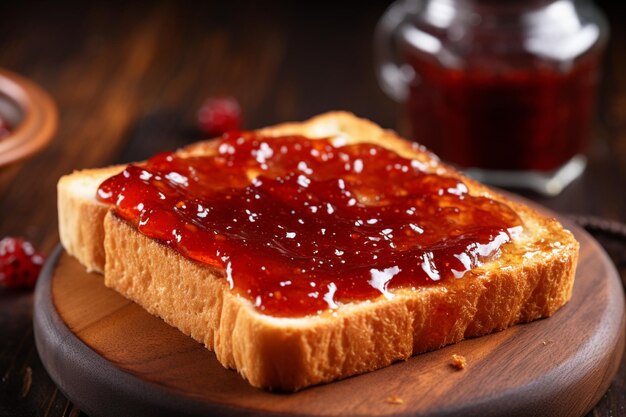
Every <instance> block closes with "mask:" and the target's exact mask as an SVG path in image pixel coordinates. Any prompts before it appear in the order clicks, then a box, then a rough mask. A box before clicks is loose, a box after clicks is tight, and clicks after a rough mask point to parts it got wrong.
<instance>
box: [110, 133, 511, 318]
mask: <svg viewBox="0 0 626 417" xmlns="http://www.w3.org/2000/svg"><path fill="white" fill-rule="evenodd" d="M214 145H215V148H214V150H215V152H214V154H212V155H208V156H187V157H181V156H179V155H177V154H174V153H162V154H159V155H156V156H155V157H153V158H152V159H150V160H148V161H147V162H144V163H140V164H131V165H129V166H128V167H127V168H126V169H125V170H124V171H123V172H122V173H120V174H119V175H116V176H113V177H111V178H109V179H108V180H106V181H105V182H104V183H102V185H101V186H100V188H99V189H98V199H99V200H100V201H103V202H106V203H110V204H113V205H114V212H115V213H116V214H117V215H118V216H119V217H121V218H122V219H124V220H126V221H128V222H129V223H130V224H131V225H133V226H134V227H136V228H137V229H138V230H139V232H141V233H143V234H144V235H146V236H149V237H151V238H153V239H156V240H157V241H159V242H161V243H163V244H165V245H167V246H169V247H171V248H172V249H174V250H176V251H178V252H179V253H180V254H181V255H183V256H185V257H187V258H189V259H191V260H194V261H196V262H199V263H202V264H206V265H209V266H212V267H217V268H219V269H221V270H223V271H225V272H224V275H225V277H224V279H226V280H227V281H228V284H229V285H230V288H231V289H232V290H234V291H236V292H237V293H238V294H239V295H240V296H242V297H246V298H247V299H249V300H250V301H251V302H252V303H253V304H254V306H255V307H256V308H257V310H258V311H260V312H262V313H264V314H268V315H272V316H278V317H301V316H306V315H312V314H319V313H322V312H324V311H328V310H332V309H335V308H337V307H338V306H340V305H341V304H345V303H350V302H353V301H363V300H373V299H376V298H378V297H388V298H391V297H393V296H394V294H393V293H394V290H395V289H401V288H402V289H408V290H411V289H418V288H419V287H423V286H430V285H438V284H439V283H442V282H446V281H447V280H453V279H459V278H462V277H464V276H465V277H466V279H470V278H469V277H468V275H471V272H470V271H471V270H472V269H473V268H474V267H476V266H479V265H480V264H481V263H482V262H484V261H486V260H488V259H492V258H494V257H496V256H498V254H499V252H500V249H501V247H502V246H503V245H505V244H507V242H509V241H510V240H511V235H512V233H513V231H514V230H521V220H520V218H519V217H518V216H517V214H516V213H515V212H514V211H513V210H512V209H511V208H510V207H508V206H507V205H505V204H503V203H500V202H497V201H494V200H492V199H489V198H486V197H481V196H472V195H470V194H469V193H468V190H467V186H466V185H465V184H464V183H463V182H462V181H460V180H458V179H455V178H451V177H445V176H439V175H436V174H432V173H428V172H426V169H428V168H429V167H427V166H425V164H424V163H423V162H420V161H418V160H411V159H406V158H403V157H401V156H399V155H398V154H397V153H395V152H393V151H390V150H388V149H386V148H384V147H381V146H378V145H374V144H365V143H362V144H353V145H344V146H335V144H334V142H333V140H331V139H315V140H312V139H308V138H305V137H301V136H283V137H272V138H269V137H262V136H257V135H256V134H255V133H230V134H226V135H224V136H223V137H222V138H221V139H220V140H218V141H216V142H214ZM172 279H176V278H175V277H172Z"/></svg>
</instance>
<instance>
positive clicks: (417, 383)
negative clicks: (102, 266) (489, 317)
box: [34, 222, 624, 417]
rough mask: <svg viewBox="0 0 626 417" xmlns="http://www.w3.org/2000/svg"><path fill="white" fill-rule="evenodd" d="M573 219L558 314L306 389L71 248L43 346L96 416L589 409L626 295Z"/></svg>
mask: <svg viewBox="0 0 626 417" xmlns="http://www.w3.org/2000/svg"><path fill="white" fill-rule="evenodd" d="M564 223H566V222H564ZM566 226H567V227H569V228H570V230H572V231H573V232H574V234H575V235H576V237H577V238H578V240H579V241H580V243H581V250H580V263H579V265H578V274H577V277H576V283H575V285H574V294H573V297H572V300H571V301H570V302H569V303H568V304H567V305H566V306H565V307H563V308H562V309H561V310H560V311H559V312H557V313H556V314H555V315H554V316H553V317H552V318H549V319H545V320H539V321H536V322H534V323H530V324H525V325H518V326H515V327H513V328H510V329H508V330H505V331H503V332H499V333H496V334H492V335H489V336H485V337H481V338H477V339H471V340H466V341H463V342H461V343H458V344H456V345H452V346H448V347H446V348H444V349H440V350H437V351H434V352H430V353H426V354H422V355H418V356H415V357H413V358H411V359H409V360H408V361H405V362H400V363H397V364H394V365H392V366H389V367H387V368H384V369H381V370H378V371H375V372H371V373H368V374H364V375H360V376H356V377H352V378H348V379H345V380H342V381H338V382H334V383H330V384H326V385H321V386H316V387H312V388H309V389H305V390H303V391H301V392H298V393H295V394H284V393H283V394H281V393H271V392H266V391H263V390H260V389H256V388H252V387H251V386H249V385H248V384H247V383H246V382H245V381H244V380H243V379H242V378H240V377H239V375H238V374H237V373H236V372H234V371H231V370H226V369H224V368H223V367H222V366H221V365H220V364H219V363H218V362H217V360H216V358H215V356H214V355H213V353H212V352H210V351H208V350H206V349H205V348H204V347H203V346H201V345H200V344H199V343H196V342H195V341H193V340H192V339H191V338H189V337H187V336H185V335H183V334H182V333H180V332H179V331H178V330H177V329H175V328H173V327H170V326H168V325H167V324H165V323H164V322H163V321H161V320H160V319H158V318H156V317H153V316H151V315H149V314H148V313H146V312H145V311H144V310H143V309H142V308H140V307H139V306H138V305H136V304H134V303H132V302H130V301H128V300H126V299H125V298H123V297H122V296H120V295H118V294H117V293H115V292H113V291H112V290H109V289H107V288H106V287H105V286H104V285H103V280H102V276H100V275H97V274H89V273H86V272H85V270H84V268H83V267H82V266H81V265H80V264H79V263H78V262H77V261H75V260H74V259H73V258H71V257H70V256H69V255H67V254H66V253H65V252H63V251H62V249H61V248H60V247H59V248H57V250H56V251H55V253H54V254H53V256H51V259H50V260H49V261H48V263H47V266H46V268H45V272H44V274H43V275H42V276H41V278H40V282H39V284H38V287H37V290H36V301H35V303H36V304H35V314H34V325H35V337H36V343H37V349H38V350H39V353H40V356H41V359H42V361H43V363H44V365H45V366H46V368H47V370H48V372H49V373H50V375H51V376H52V378H53V379H54V381H55V382H56V383H57V385H58V386H59V388H60V389H61V390H62V391H63V392H64V393H65V394H66V395H67V396H68V397H69V398H70V399H71V400H72V401H74V402H75V403H76V404H77V405H78V406H79V407H80V408H81V409H83V410H84V411H86V412H87V413H88V414H89V415H90V416H92V417H98V416H103V417H104V416H125V415H127V416H160V415H163V416H171V415H184V416H199V415H211V416H217V415H232V416H236V415H237V416H250V415H262V416H269V415H272V416H277V415H280V416H285V415H298V416H339V415H342V416H343V415H362V416H379V415H399V416H409V415H410V416H413V415H421V416H452V415H464V416H495V415H508V416H518V415H519V416H531V415H535V416H580V415H583V414H585V413H586V412H587V411H588V410H590V409H591V408H592V407H593V405H594V404H596V402H597V401H598V400H599V399H600V397H601V396H602V394H603V393H604V392H605V391H606V389H607V388H608V386H609V384H610V382H611V380H612V378H613V376H614V375H615V372H616V370H617V367H618V364H619V363H620V359H621V355H622V353H623V351H624V294H623V290H622V286H621V283H620V281H619V278H618V276H617V273H616V271H615V269H614V267H613V265H612V263H611V261H610V260H609V258H608V257H607V255H606V254H605V253H604V251H603V250H602V248H601V247H600V246H599V245H598V244H597V243H596V242H595V241H594V240H593V239H592V238H591V237H590V236H589V235H588V234H587V233H585V232H584V231H583V230H581V229H579V228H578V227H575V226H574V225H571V224H567V223H566ZM250 343H254V341H252V340H251V341H250ZM452 354H460V355H463V356H465V358H466V359H467V368H466V369H465V370H455V369H454V368H453V367H452V366H451V365H450V359H451V355H452Z"/></svg>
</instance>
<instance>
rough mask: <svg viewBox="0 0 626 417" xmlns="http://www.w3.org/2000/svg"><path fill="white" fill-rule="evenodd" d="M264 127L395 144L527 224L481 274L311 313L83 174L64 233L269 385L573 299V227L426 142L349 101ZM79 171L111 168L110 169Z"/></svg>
mask: <svg viewBox="0 0 626 417" xmlns="http://www.w3.org/2000/svg"><path fill="white" fill-rule="evenodd" d="M260 133H261V134H263V135H268V136H273V135H277V136H278V135H285V134H302V135H305V136H309V137H313V138H315V137H335V138H338V139H337V140H341V141H346V142H373V143H377V144H380V145H382V146H385V147H389V148H392V149H394V150H395V151H397V152H398V153H400V154H403V155H405V156H409V157H412V158H417V159H419V160H420V161H422V162H423V163H424V164H425V166H427V167H428V169H429V170H432V171H433V172H437V173H440V174H445V175H450V176H455V177H459V178H462V179H463V181H464V182H465V183H466V184H467V185H468V188H469V189H470V193H471V194H474V195H486V196H489V197H490V198H493V199H496V200H499V201H503V202H505V203H506V204H508V205H509V206H511V207H512V208H513V209H514V210H515V211H516V212H517V213H518V214H519V215H520V217H521V218H522V220H523V222H524V230H525V232H524V233H523V234H522V235H521V236H519V237H517V238H516V239H515V242H514V243H513V244H507V245H505V246H504V247H503V248H502V250H501V253H500V256H498V257H497V259H495V260H493V261H490V262H488V263H486V264H485V265H483V266H482V267H480V268H476V269H474V270H473V271H471V273H470V275H472V276H466V277H465V278H464V279H457V280H446V281H445V282H443V283H441V284H437V285H433V286H428V287H422V288H418V289H417V290H397V291H394V297H393V298H392V299H387V298H384V297H382V296H381V297H380V298H378V299H375V300H371V301H366V302H359V303H354V304H348V305H343V306H341V307H340V308H339V309H337V310H330V311H326V312H324V313H322V314H321V315H319V316H313V317H304V318H276V317H271V316H267V315H264V314H262V313H260V312H258V311H256V310H255V309H254V307H253V306H252V304H251V303H250V302H249V301H248V300H247V299H246V298H245V297H240V296H238V295H237V294H236V292H235V291H231V290H230V289H229V288H228V286H227V283H226V280H225V279H224V272H223V271H220V270H216V269H212V268H209V267H207V266H205V265H200V264H197V263H195V262H193V261H190V260H188V259H186V258H184V257H182V256H180V255H179V254H178V253H177V252H176V251H174V250H172V249H170V248H169V247H166V246H165V245H162V244H160V243H158V242H156V241H154V240H152V239H150V238H148V237H146V236H144V235H142V234H140V233H139V232H137V231H136V229H134V228H132V227H131V226H129V225H128V224H126V223H125V222H124V221H122V220H119V219H118V218H117V217H116V216H115V215H114V214H112V213H109V210H108V207H106V206H104V205H102V204H99V203H94V202H93V201H88V200H85V201H82V200H81V199H80V198H78V197H76V196H73V197H71V196H67V195H62V194H68V193H69V194H71V193H72V192H73V191H72V184H74V182H75V181H77V178H76V177H73V178H65V179H62V180H61V181H60V182H59V216H60V217H59V223H60V224H62V226H61V236H62V237H61V239H62V243H63V244H64V246H65V247H66V249H67V250H68V252H69V253H71V254H73V255H74V256H76V257H77V258H78V259H79V260H80V261H81V262H82V263H83V264H85V266H87V267H88V268H91V269H93V270H102V269H104V272H105V284H106V285H107V286H108V287H111V288H113V289H115V290H116V291H118V292H119V293H121V294H123V295H124V296H126V297H128V298H130V299H132V300H133V301H135V302H137V303H138V304H140V305H141V306H143V307H144V308H145V309H146V310H148V311H149V312H150V313H151V314H154V315H157V316H159V317H161V318H163V320H165V321H166V322H167V323H169V324H171V325H173V326H175V327H177V328H178V329H180V330H181V331H182V332H184V333H185V334H187V335H190V336H191V337H193V338H194V339H195V340H197V341H199V342H201V343H203V344H204V345H205V346H206V347H207V348H209V349H211V350H213V351H214V352H215V354H216V356H217V359H218V360H219V361H220V362H221V363H222V364H223V365H224V366H225V367H228V368H233V369H236V370H237V371H238V372H239V373H240V374H241V375H242V376H243V377H244V378H246V379H247V380H248V381H249V382H250V384H252V385H253V386H256V387H263V388H267V389H279V390H288V391H294V390H298V389H301V388H304V387H307V386H310V385H314V384H319V383H323V382H328V381H332V380H335V379H339V378H344V377H347V376H351V375H355V374H359V373H363V372H367V371H370V370H374V369H378V368H381V367H384V366H387V365H389V364H391V363H393V362H395V361H398V360H402V359H406V358H408V357H410V356H411V355H413V354H416V353H420V352H424V351H428V350H432V349H437V348H439V347H442V346H445V345H447V344H450V343H455V342H458V341H460V340H462V339H464V338H467V337H475V336H480V335H484V334H488V333H491V332H494V331H498V330H502V329H505V328H507V327H509V326H511V325H514V324H516V323H520V322H527V321H531V320H535V319H538V318H541V317H548V316H550V315H552V314H554V312H555V311H557V310H558V309H559V308H560V307H561V306H562V305H563V304H565V303H566V302H567V301H568V300H569V298H570V296H571V291H572V286H573V282H574V276H575V270H576V264H577V259H578V242H576V240H575V239H574V238H573V236H572V234H571V233H569V232H568V231H567V230H565V229H563V227H562V226H561V225H560V224H559V223H558V222H557V221H556V220H555V219H550V218H546V217H544V216H543V215H541V214H539V213H537V212H536V211H534V210H532V209H531V208H529V207H526V206H524V205H522V204H519V203H515V202H512V201H510V200H508V199H506V198H505V197H504V196H502V195H500V194H498V193H495V192H493V191H491V190H490V189H488V188H487V187H484V186H483V185H481V184H479V183H477V182H475V181H472V180H470V179H467V178H465V177H463V176H462V175H461V174H460V173H458V172H457V171H455V170H453V169H452V168H450V167H448V166H446V165H444V164H441V163H440V162H439V161H438V159H437V158H436V157H434V156H433V155H432V154H430V153H429V152H427V151H426V150H425V149H424V148H421V147H418V146H415V145H412V144H410V143H409V142H407V141H404V140H401V139H400V138H398V137H397V136H396V135H395V134H394V133H393V132H390V131H386V130H383V129H381V128H380V127H379V126H377V125H375V124H373V123H371V122H369V121H366V120H363V119H358V118H356V117H355V116H353V115H351V114H348V113H343V112H334V113H327V114H324V115H321V116H318V117H316V118H313V119H311V120H309V121H307V122H304V123H286V124H281V125H278V126H274V127H271V128H266V129H262V130H260ZM211 148H212V144H211V143H210V142H200V143H198V144H195V145H192V146H190V147H187V148H185V149H183V150H181V151H179V152H181V153H184V154H193V153H199V154H203V153H204V154H206V153H208V152H211ZM114 168H115V169H117V170H118V172H119V170H120V169H121V168H120V167H114ZM72 175H78V177H84V176H85V175H88V176H96V177H98V178H101V179H105V178H106V177H108V176H110V175H112V173H110V172H107V173H106V175H104V173H103V172H102V171H100V170H94V171H89V172H84V171H83V172H81V173H78V174H72ZM102 176H103V177H104V178H102ZM70 177H71V176H70ZM96 188H97V186H96ZM94 192H95V190H94ZM98 221H100V223H98V224H97V225H96V224H94V222H98ZM96 226H98V227H96ZM77 229H80V230H77ZM81 245H83V246H81ZM102 253H104V254H105V259H103V258H102V257H101V254H102ZM102 267H103V268H102Z"/></svg>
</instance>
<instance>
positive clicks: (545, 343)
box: [541, 339, 554, 346]
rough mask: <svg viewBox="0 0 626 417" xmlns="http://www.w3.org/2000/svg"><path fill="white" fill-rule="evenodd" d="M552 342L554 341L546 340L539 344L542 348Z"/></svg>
mask: <svg viewBox="0 0 626 417" xmlns="http://www.w3.org/2000/svg"><path fill="white" fill-rule="evenodd" d="M552 342H554V340H552V339H548V340H544V341H543V342H541V344H542V345H544V346H548V345H549V344H551V343H552Z"/></svg>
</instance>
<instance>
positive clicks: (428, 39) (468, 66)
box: [375, 0, 608, 194]
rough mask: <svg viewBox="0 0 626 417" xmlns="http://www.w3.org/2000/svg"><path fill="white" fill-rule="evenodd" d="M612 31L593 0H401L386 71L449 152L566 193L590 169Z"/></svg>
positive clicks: (488, 170)
mask: <svg viewBox="0 0 626 417" xmlns="http://www.w3.org/2000/svg"><path fill="white" fill-rule="evenodd" d="M607 35H608V30H607V25H606V23H605V19H604V18H603V16H602V15H601V13H600V12H599V11H598V10H597V9H596V8H595V7H594V6H593V5H592V4H591V3H589V2H583V1H573V0H556V1H553V0H552V1H551V0H530V1H529V0H499V1H498V0H399V1H397V2H396V3H394V4H392V6H391V7H390V8H389V9H388V10H387V12H386V13H385V15H384V16H383V17H382V19H381V21H380V23H379V25H378V28H377V32H376V38H375V43H376V45H375V46H376V53H377V63H378V76H379V81H380V84H381V86H382V88H383V89H384V91H385V92H386V93H387V94H388V95H389V96H391V97H392V98H394V99H395V100H397V101H402V102H406V109H407V114H408V118H409V121H410V125H411V127H412V137H413V139H414V140H416V141H418V142H420V143H422V144H424V145H426V146H427V147H429V148H430V149H431V150H432V151H433V152H435V153H436V154H438V155H439V156H440V157H441V158H443V159H444V160H446V161H448V162H451V163H453V164H456V165H457V166H459V167H461V168H463V169H466V170H467V172H468V173H469V174H470V175H474V176H476V177H478V178H479V179H481V180H483V181H487V182H491V183H493V184H497V185H505V186H506V185H509V186H524V187H530V188H534V189H536V190H537V191H540V192H543V193H546V194H556V193H558V192H560V191H561V190H562V189H563V188H564V187H565V186H566V185H567V183H569V182H571V181H572V180H573V179H574V178H576V177H577V176H578V175H580V174H581V173H582V171H583V170H584V166H585V158H584V156H583V155H584V153H585V148H586V145H587V142H588V138H589V136H590V133H591V125H592V120H593V115H594V108H595V99H596V93H597V86H598V79H599V66H600V61H601V56H602V52H603V50H604V47H605V44H606V40H607Z"/></svg>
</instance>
